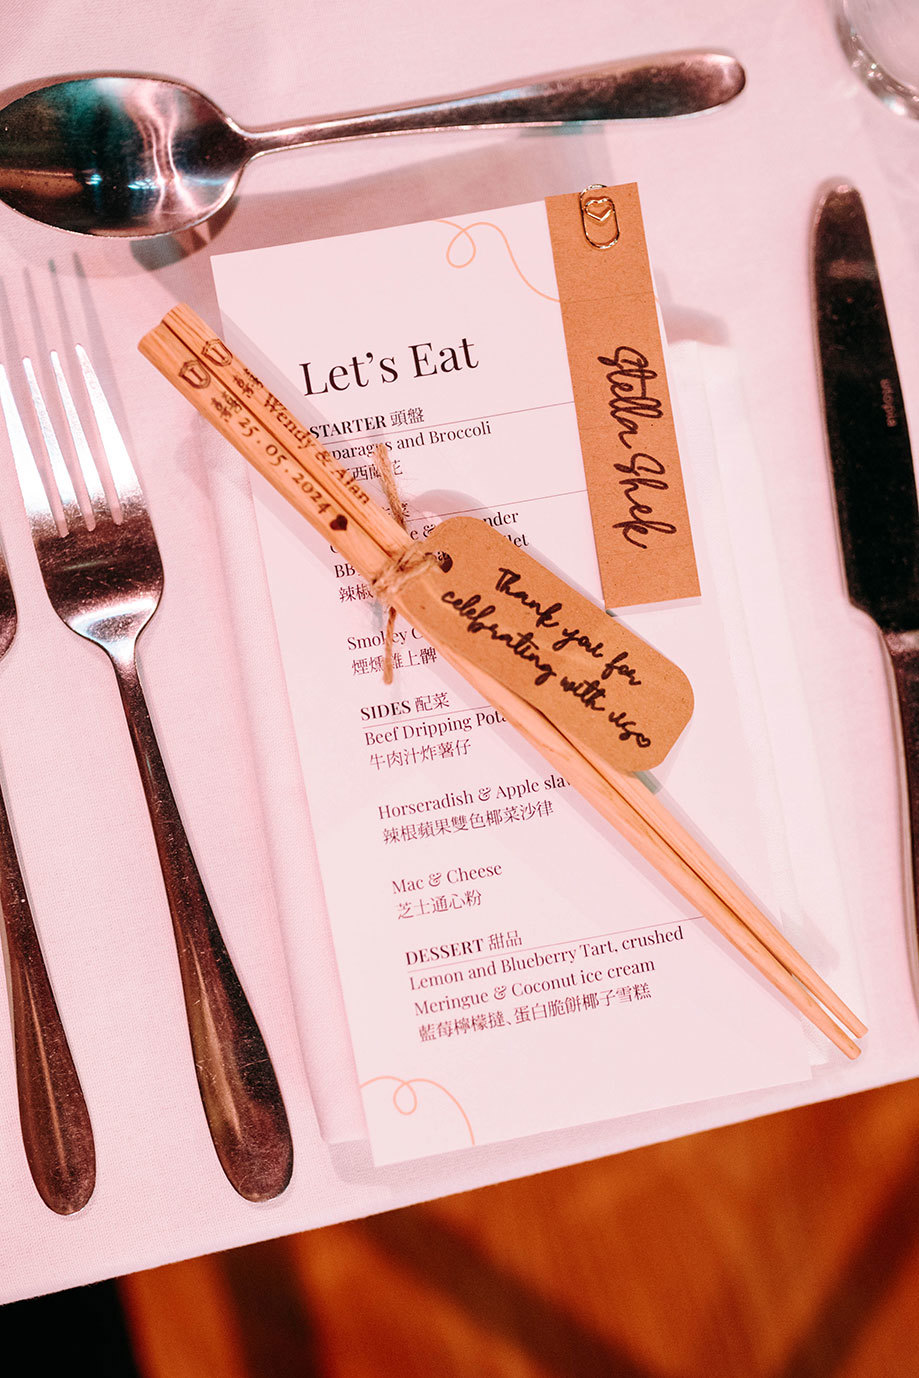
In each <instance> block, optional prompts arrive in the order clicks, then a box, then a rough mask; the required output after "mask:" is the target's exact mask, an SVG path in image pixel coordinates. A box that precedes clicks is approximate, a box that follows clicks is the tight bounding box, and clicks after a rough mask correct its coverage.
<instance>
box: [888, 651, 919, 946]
mask: <svg viewBox="0 0 919 1378" xmlns="http://www.w3.org/2000/svg"><path fill="white" fill-rule="evenodd" d="M882 635H883V637H884V645H885V646H886V647H887V654H888V655H889V656H890V663H891V665H892V666H893V677H894V684H895V685H896V690H897V703H898V704H899V708H900V731H901V733H902V736H903V757H904V760H905V762H906V798H907V809H908V814H909V838H910V848H911V852H912V877H913V896H914V914H913V919H914V923H915V924H917V925H919V631H913V632H884V633H882ZM913 961H914V963H915V962H916V949H915V948H914V949H913Z"/></svg>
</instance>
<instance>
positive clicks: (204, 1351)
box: [121, 1082, 919, 1378]
mask: <svg viewBox="0 0 919 1378" xmlns="http://www.w3.org/2000/svg"><path fill="white" fill-rule="evenodd" d="M121 1289H122V1298H123V1301H124V1304H125V1307H126V1310H127V1314H128V1318H129V1323H130V1326H131V1331H132V1335H133V1338H134V1342H135V1347H136V1350H137V1354H138V1360H139V1363H140V1366H141V1371H142V1373H143V1374H144V1378H287V1375H291V1378H293V1375H296V1378H312V1375H322V1378H548V1376H549V1375H565V1376H566V1378H568V1376H569V1375H570V1378H620V1375H621V1378H658V1376H660V1378H767V1376H768V1378H817V1376H818V1375H820V1376H821V1378H823V1376H824V1375H827V1376H828V1375H833V1378H919V1083H915V1082H911V1083H907V1084H906V1085H903V1086H896V1087H889V1088H886V1089H884V1090H882V1091H875V1092H870V1093H867V1094H865V1095H861V1096H853V1097H849V1098H848V1099H846V1100H842V1101H836V1102H831V1103H830V1104H827V1105H821V1106H815V1107H810V1108H807V1109H804V1110H797V1111H792V1112H790V1113H788V1114H783V1115H778V1116H773V1117H771V1118H769V1119H764V1120H758V1121H755V1122H753V1123H752V1124H746V1125H737V1126H732V1127H731V1128H728V1129H723V1130H716V1131H713V1132H712V1133H709V1134H702V1135H696V1136H695V1137H692V1138H689V1139H683V1140H680V1141H678V1142H676V1143H671V1144H663V1145H659V1146H657V1147H653V1148H647V1149H641V1150H638V1151H636V1152H634V1153H629V1154H625V1155H623V1156H620V1157H616V1158H608V1159H605V1160H603V1161H601V1162H596V1163H587V1164H584V1165H581V1166H578V1167H574V1168H566V1169H563V1170H561V1171H558V1172H553V1173H547V1174H545V1175H543V1176H540V1177H532V1178H528V1179H526V1180H524V1181H520V1182H511V1183H507V1184H504V1185H500V1186H496V1187H489V1188H485V1189H484V1190H481V1191H477V1192H470V1193H468V1194H466V1195H462V1196H454V1197H450V1198H448V1199H446V1200H442V1201H438V1202H435V1203H433V1204H431V1205H425V1206H416V1207H411V1208H409V1209H407V1210H402V1211H395V1212H392V1213H390V1214H388V1215H382V1216H376V1217H373V1218H371V1219H368V1220H362V1221H355V1222H351V1223H349V1224H345V1225H337V1226H333V1227H331V1228H328V1229H324V1230H316V1231H313V1232H311V1233H308V1234H302V1235H295V1236H293V1237H291V1238H288V1239H282V1240H277V1241H272V1242H270V1243H267V1244H260V1245H255V1246H253V1247H251V1248H246V1249H238V1250H234V1251H232V1252H229V1253H225V1254H219V1255H214V1256H212V1257H209V1258H203V1259H198V1260H195V1261H193V1262H189V1263H182V1264H176V1265H174V1266H172V1267H168V1268H160V1269H156V1270H154V1271H151V1272H147V1273H138V1274H135V1275H134V1276H133V1277H130V1278H127V1279H124V1280H123V1282H122V1284H121Z"/></svg>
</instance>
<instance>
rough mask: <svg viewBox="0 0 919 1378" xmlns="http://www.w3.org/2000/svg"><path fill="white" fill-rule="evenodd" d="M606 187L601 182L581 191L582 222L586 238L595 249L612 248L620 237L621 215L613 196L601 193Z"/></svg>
mask: <svg viewBox="0 0 919 1378" xmlns="http://www.w3.org/2000/svg"><path fill="white" fill-rule="evenodd" d="M605 191H606V188H605V187H603V186H602V185H601V183H599V182H594V183H593V184H592V185H591V186H589V187H585V189H584V190H583V191H582V192H581V196H580V203H581V223H582V224H583V226H584V238H585V239H586V240H587V243H588V244H590V245H592V246H593V248H595V249H611V248H612V247H613V245H614V244H615V243H616V241H617V240H618V238H619V217H618V216H617V214H616V207H615V205H614V203H613V200H612V197H610V196H609V195H608V194H607V195H601V194H599V193H603V192H605Z"/></svg>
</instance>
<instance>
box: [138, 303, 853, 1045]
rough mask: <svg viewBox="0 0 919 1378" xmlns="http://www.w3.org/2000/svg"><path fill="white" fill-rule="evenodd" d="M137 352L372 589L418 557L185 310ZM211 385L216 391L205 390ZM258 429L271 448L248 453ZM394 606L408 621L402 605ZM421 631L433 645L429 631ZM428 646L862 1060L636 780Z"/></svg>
mask: <svg viewBox="0 0 919 1378" xmlns="http://www.w3.org/2000/svg"><path fill="white" fill-rule="evenodd" d="M139 347H140V350H141V353H142V354H144V356H145V357H146V358H147V359H149V360H150V362H151V363H153V364H154V365H155V366H156V367H157V368H158V369H159V370H160V372H162V373H163V374H164V375H165V377H166V378H167V379H169V381H170V382H172V383H173V384H174V385H175V386H176V387H177V388H178V389H179V390H180V391H181V392H183V393H184V395H185V396H186V397H187V398H188V399H189V401H191V402H192V403H193V404H194V405H195V406H196V407H197V408H198V410H199V411H201V412H202V414H203V415H204V416H206V417H207V418H208V420H210V421H211V422H212V424H214V425H215V426H216V427H217V429H218V430H220V431H221V432H222V433H223V434H224V435H225V436H226V437H227V439H229V440H230V441H231V443H232V444H233V445H235V446H236V448H237V449H238V450H239V451H240V452H241V453H242V454H243V455H244V457H245V458H246V459H247V460H248V461H249V462H250V463H251V464H252V465H253V466H254V467H255V468H256V469H258V471H259V472H260V473H262V474H263V476H264V477H265V478H267V479H268V481H269V482H270V483H271V484H272V485H273V486H274V487H275V488H276V489H277V490H278V492H280V493H281V495H282V496H283V497H284V498H286V499H287V501H288V502H290V503H291V504H292V505H293V506H294V507H295V508H296V509H297V510H298V511H299V512H300V513H301V515H303V516H304V517H306V519H307V520H308V521H309V522H310V523H311V525H313V526H314V527H315V528H316V529H317V530H318V531H319V532H320V533H321V534H322V535H323V537H324V538H325V539H326V540H328V541H329V542H330V544H332V545H333V546H335V548H336V549H338V550H339V551H340V553H341V554H342V555H343V556H344V557H345V559H347V560H348V561H349V563H351V564H352V565H353V566H354V568H355V569H356V570H357V572H358V573H359V574H360V575H362V576H363V577H364V578H365V579H367V580H368V581H369V582H370V583H371V584H372V583H373V582H374V581H375V580H377V579H378V578H379V576H380V575H381V574H382V573H383V572H384V571H385V570H387V569H388V568H389V567H390V566H391V564H392V561H393V560H394V559H396V558H398V557H399V556H400V555H402V554H403V553H404V552H405V551H406V550H408V549H409V548H410V547H411V545H412V539H411V537H410V536H409V535H408V534H407V533H406V532H405V530H404V529H403V528H402V527H401V526H400V525H399V523H398V522H396V521H395V520H394V519H393V518H392V517H391V516H390V515H389V513H387V512H385V511H384V510H383V509H382V508H381V507H379V506H378V505H377V504H376V503H375V502H373V500H372V499H371V498H370V496H369V494H367V493H366V492H365V490H364V489H363V488H361V487H360V485H358V484H357V483H356V482H355V480H354V479H352V478H351V476H350V475H348V474H347V471H346V470H345V469H344V468H343V467H342V465H341V463H340V462H339V461H338V460H336V459H335V457H334V456H333V455H331V454H329V452H328V451H326V450H324V449H323V447H322V446H321V445H320V444H319V443H318V441H316V440H315V439H314V438H313V437H312V436H311V435H309V433H308V432H307V431H306V428H305V427H304V426H303V424H302V423H300V422H298V421H297V420H296V418H294V417H292V416H291V414H290V413H288V412H287V410H286V409H285V408H284V407H283V405H282V404H281V403H279V402H278V401H277V399H276V398H273V397H272V395H271V394H270V392H269V391H268V389H267V388H265V386H264V384H262V383H261V382H260V381H259V380H258V379H257V378H255V376H254V375H253V374H252V373H251V372H250V371H249V370H248V369H247V368H246V366H245V365H244V364H243V363H242V362H241V361H240V360H239V359H237V358H236V357H235V356H234V355H232V353H231V352H230V351H229V350H228V349H227V347H226V346H225V345H223V343H222V342H221V341H219V339H218V338H217V337H216V336H215V334H214V332H213V330H211V329H210V327H209V326H207V324H206V323H205V322H204V321H202V320H201V319H200V318H199V317H198V316H196V315H195V313H194V312H192V311H191V310H190V308H189V307H187V306H184V305H182V306H177V307H175V308H174V309H173V310H172V311H170V312H169V313H168V314H167V315H166V316H165V317H164V319H163V321H162V322H161V324H160V325H159V326H157V327H156V328H155V329H154V330H152V331H150V332H149V334H147V335H146V336H145V337H144V338H143V340H141V342H140V346H139ZM189 356H193V360H195V361H198V363H199V364H200V363H202V361H203V363H204V366H205V368H206V371H207V373H206V375H205V381H204V382H202V381H201V378H200V377H199V378H198V379H195V377H194V372H195V370H194V364H193V361H192V360H190V357H189ZM211 378H212V379H213V380H214V384H213V385H210V386H209V381H210V379H211ZM241 418H245V422H244V423H243V421H242V420H241ZM253 426H254V427H255V428H256V429H257V430H260V431H261V432H262V433H263V436H264V437H267V438H268V440H269V443H268V444H255V443H253V440H252V433H253V432H252V428H253ZM292 439H293V440H294V442H295V443H294V444H291V441H292ZM282 456H283V459H284V460H285V461H286V462H287V463H288V464H289V465H291V466H294V467H296V466H299V472H298V474H297V479H296V480H295V481H293V482H292V481H291V479H290V478H289V477H286V476H285V473H284V471H283V468H282V465H281V463H280V462H279V460H280V458H281V457H282ZM301 475H302V476H301ZM393 603H394V606H395V607H396V608H397V609H398V610H399V611H400V612H401V613H402V614H403V615H404V616H406V617H407V618H408V620H409V621H412V620H413V619H412V617H411V615H410V614H409V613H408V612H407V611H406V609H405V608H404V607H402V606H401V605H400V599H399V597H398V594H396V595H395V597H394V599H393ZM418 630H419V631H421V632H422V634H426V635H427V633H426V630H425V628H424V627H423V626H419V627H418ZM433 644H435V646H436V649H437V650H438V653H439V654H440V655H442V656H443V657H444V659H445V660H447V661H448V662H449V663H450V664H451V665H453V666H454V668H455V669H457V670H458V671H459V673H460V674H462V675H463V676H464V677H465V678H466V679H467V680H469V681H470V683H472V684H473V685H474V686H475V687H476V688H477V689H478V690H479V691H480V692H481V693H482V694H483V696H484V697H485V698H486V699H487V700H488V701H489V702H490V703H491V704H492V705H493V706H494V707H496V708H497V709H498V711H499V712H500V713H501V714H502V716H503V717H505V718H506V720H507V721H508V722H510V723H511V724H512V725H513V726H514V727H516V728H517V730H518V731H520V732H521V734H522V735H523V736H524V737H525V738H526V739H527V740H528V741H529V742H530V743H531V744H532V745H533V746H535V747H536V749H537V750H538V751H540V752H541V753H542V755H543V756H545V758H546V759H547V760H548V761H549V762H550V763H551V764H552V765H553V766H554V767H555V768H557V769H558V770H559V771H560V773H561V774H562V775H563V776H564V777H565V778H566V779H567V780H568V781H569V782H570V783H571V784H572V785H573V786H574V787H575V788H576V789H577V790H578V792H579V793H580V794H582V795H583V796H584V798H586V799H587V800H588V802H589V803H590V804H591V805H592V806H593V807H594V808H596V809H597V811H598V812H599V813H600V814H601V815H602V816H603V817H604V818H605V819H606V820H607V821H608V822H610V823H612V824H613V826H614V827H616V829H617V830H618V831H619V832H620V833H621V834H622V835H623V836H624V837H625V838H626V839H627V840H628V841H629V842H630V843H631V844H632V846H634V847H635V849H636V850H637V851H638V852H639V853H640V854H641V855H642V856H644V857H645V858H646V859H647V860H648V861H649V862H650V863H651V864H652V865H653V866H654V867H655V869H656V870H657V871H658V872H659V873H660V874H661V875H662V876H664V877H665V878H666V879H667V880H668V881H670V883H671V884H672V885H673V886H674V888H675V889H676V890H678V891H679V893H680V894H682V895H683V896H684V898H686V899H687V900H689V902H690V903H691V904H693V905H694V907H696V908H697V909H698V910H699V912H700V914H702V915H703V916H704V917H705V918H707V919H708V920H709V921H710V922H711V923H712V924H713V926H714V927H715V928H716V929H717V930H718V931H719V932H720V933H721V934H722V936H723V937H725V938H726V939H727V940H728V941H729V942H730V943H731V944H732V945H733V946H734V947H735V948H736V949H737V950H738V951H739V952H740V953H741V954H742V955H743V956H744V957H746V958H747V960H748V961H750V962H751V963H752V965H753V966H755V967H756V969H757V970H758V971H759V972H760V973H761V974H762V975H763V976H764V977H765V978H766V979H767V980H768V981H769V982H770V983H771V984H772V985H773V986H774V987H775V988H776V989H777V990H779V991H780V992H781V993H782V994H783V995H784V996H785V997H786V998H787V999H788V1000H789V1001H790V1003H791V1004H792V1005H794V1006H795V1008H797V1009H798V1010H799V1011H800V1012H801V1013H802V1014H803V1015H805V1017H806V1018H807V1019H809V1020H810V1021H811V1023H813V1024H814V1025H815V1026H816V1027H817V1028H819V1029H820V1030H821V1031H822V1032H823V1033H824V1034H825V1035H826V1036H827V1037H828V1038H829V1039H830V1041H831V1042H832V1043H834V1044H835V1046H836V1047H838V1048H839V1049H840V1050H841V1051H842V1052H843V1053H845V1055H846V1056H847V1057H849V1058H855V1057H857V1056H858V1055H859V1053H860V1051H861V1049H860V1048H859V1047H858V1045H857V1044H856V1043H855V1042H854V1041H853V1039H852V1038H850V1037H849V1035H848V1034H847V1033H846V1032H845V1031H844V1029H842V1028H840V1027H839V1025H838V1024H837V1023H836V1022H835V1021H834V1019H833V1018H832V1017H831V1015H830V1014H829V1013H828V1012H827V1011H828V1010H829V1011H832V1013H833V1014H834V1015H835V1016H836V1017H837V1018H838V1019H839V1021H840V1023H841V1024H843V1025H844V1026H845V1028H846V1029H849V1030H850V1031H851V1032H852V1033H853V1034H855V1035H856V1036H859V1037H860V1036H861V1035H862V1034H864V1033H865V1032H866V1031H867V1030H866V1026H865V1024H864V1023H863V1022H862V1021H861V1020H860V1019H859V1018H858V1017H857V1016H856V1015H855V1014H853V1012H852V1011H851V1010H850V1009H849V1008H848V1006H847V1005H846V1004H845V1003H844V1002H843V1001H842V1000H841V999H840V997H839V996H838V995H837V994H836V993H835V992H834V991H833V990H832V989H831V988H830V987H829V986H828V985H827V983H826V982H825V981H824V980H823V979H822V977H820V976H819V975H818V973H817V972H815V971H814V970H813V968H812V967H811V966H810V965H809V964H808V963H807V962H806V961H805V959H804V958H803V957H802V956H801V954H800V953H799V952H797V950H796V949H795V948H794V947H793V946H792V945H791V943H789V942H788V940H787V939H786V938H785V936H784V935H783V934H782V933H781V932H780V930H779V929H778V928H776V927H775V925H774V924H773V923H772V922H771V921H770V920H769V919H768V918H767V917H766V915H765V914H763V913H762V912H761V911H760V910H759V909H758V908H757V906H756V905H755V904H754V903H753V901H752V900H751V899H750V898H749V896H748V895H746V894H745V893H744V891H743V890H742V889H741V888H740V886H739V885H738V884H737V883H736V881H734V880H732V879H731V877H730V876H729V875H727V873H726V872H725V871H724V870H723V869H722V868H721V867H720V866H719V865H718V864H717V862H716V861H715V860H714V859H713V858H712V857H711V856H709V855H708V854H707V853H706V852H705V850H704V849H703V848H702V847H701V846H700V844H699V843H698V842H697V841H696V839H695V838H693V837H692V836H691V834H690V833H688V832H687V831H686V829H685V828H683V827H682V826H681V825H680V824H679V823H678V822H677V820H676V819H675V818H674V817H673V816H672V814H670V813H669V812H668V811H667V810H666V809H665V808H664V807H663V805H662V804H661V803H660V801H659V800H658V799H657V798H655V796H654V795H653V794H652V793H651V791H650V790H648V789H647V788H646V787H645V786H644V785H643V784H642V783H641V781H640V780H638V779H637V778H636V777H635V776H629V775H624V774H622V773H621V772H619V771H615V770H614V769H613V768H612V767H611V766H609V765H608V764H607V763H606V762H605V761H603V760H601V759H600V758H598V757H594V756H593V755H592V754H591V753H589V752H587V751H586V750H583V749H582V748H580V747H578V746H576V745H575V744H573V743H572V742H570V741H569V740H568V738H567V737H565V736H564V734H563V733H562V732H560V731H559V729H558V728H557V727H556V726H555V724H554V723H552V722H550V721H549V719H547V718H546V717H545V716H544V715H543V714H542V713H540V712H539V710H538V709H536V708H534V707H533V706H532V705H530V704H529V703H527V702H526V701H525V700H523V699H522V698H520V697H519V695H517V694H515V693H514V692H513V691H512V690H510V689H508V688H507V687H506V686H504V685H503V684H501V683H500V682H499V681H498V680H495V679H493V678H492V677H491V676H488V675H486V674H484V673H483V672H482V671H481V670H479V669H478V667H476V666H474V665H472V664H471V663H470V662H469V661H466V660H464V659H463V658H462V657H461V656H459V655H457V654H456V653H455V652H451V651H450V650H448V649H447V648H445V647H443V646H442V645H439V644H437V642H436V641H435V642H434V643H433ZM824 1006H826V1008H824Z"/></svg>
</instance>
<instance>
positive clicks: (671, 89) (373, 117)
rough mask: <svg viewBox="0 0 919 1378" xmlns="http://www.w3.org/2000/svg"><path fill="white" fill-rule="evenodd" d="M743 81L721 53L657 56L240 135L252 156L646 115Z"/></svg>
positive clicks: (680, 107)
mask: <svg viewBox="0 0 919 1378" xmlns="http://www.w3.org/2000/svg"><path fill="white" fill-rule="evenodd" d="M744 81H745V75H744V70H743V68H742V67H741V65H740V63H739V62H737V60H736V59H735V58H733V57H729V56H727V55H726V54H724V53H708V52H695V51H690V52H676V53H663V54H661V55H660V56H657V57H643V58H631V59H627V60H626V61H622V62H616V63H612V64H610V65H607V66H604V67H596V68H592V69H590V70H586V71H578V72H563V73H560V74H558V75H556V76H550V77H544V78H542V79H540V80H535V81H527V82H525V83H518V84H516V85H513V86H503V87H499V88H497V89H495V90H485V91H473V92H469V93H467V94H465V95H460V96H446V97H443V98H441V99H439V100H431V101H424V102H422V103H420V104H418V105H402V106H398V107H396V108H394V109H388V110H366V111H362V112H360V113H357V114H352V115H336V116H333V117H331V118H329V119H318V120H309V121H307V122H305V123H302V124H290V125H283V126H281V127H280V128H278V129H260V130H247V131H245V132H246V136H247V138H248V139H250V140H251V145H250V148H251V152H252V154H253V155H258V154H260V153H272V152H276V151H278V150H280V149H285V148H302V147H304V146H306V145H307V144H317V143H326V142H329V143H331V142H337V141H339V140H343V139H362V138H366V137H367V136H369V135H374V134H411V133H422V132H425V131H428V130H436V129H470V128H475V127H492V128H494V127H496V126H506V125H525V124H535V125H555V124H567V123H569V122H571V121H580V120H627V119H629V120H631V119H649V118H651V119H653V118H658V117H662V116H671V115H689V114H692V113H694V112H696V111H699V110H709V109H711V108H712V107H713V106H716V105H722V104H724V102H725V101H729V100H731V99H732V98H733V97H734V96H736V95H737V94H738V93H739V92H740V91H741V90H743V86H744Z"/></svg>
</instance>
